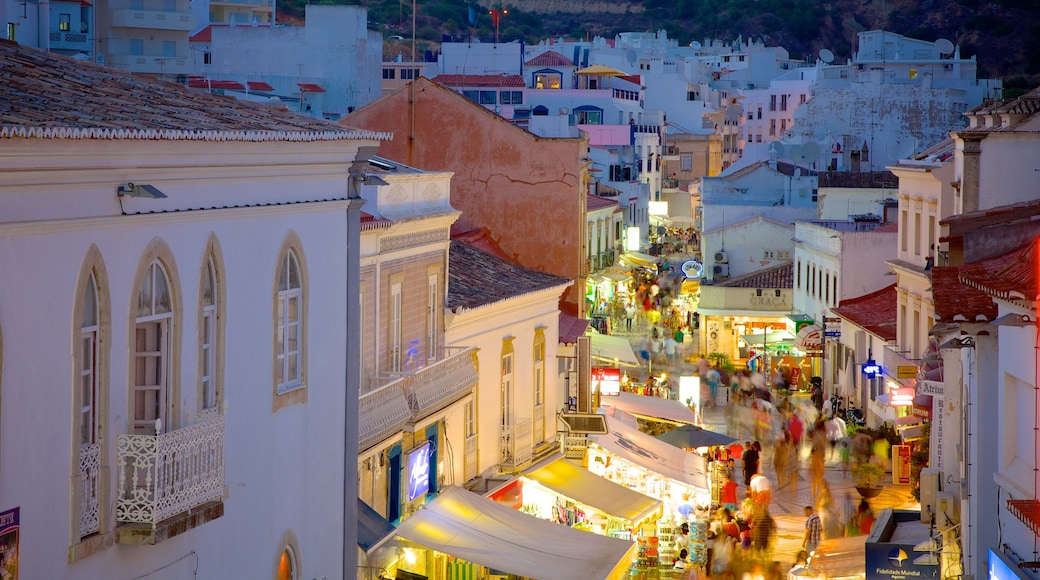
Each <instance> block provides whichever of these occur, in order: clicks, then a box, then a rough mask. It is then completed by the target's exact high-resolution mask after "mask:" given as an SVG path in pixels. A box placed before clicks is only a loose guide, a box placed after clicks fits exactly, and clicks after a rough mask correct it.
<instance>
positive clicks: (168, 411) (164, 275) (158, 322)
mask: <svg viewBox="0 0 1040 580" xmlns="http://www.w3.org/2000/svg"><path fill="white" fill-rule="evenodd" d="M160 279H161V281H162V282H163V285H164V286H165V290H166V299H167V300H168V301H169V304H168V305H167V308H168V310H167V311H165V312H161V311H158V310H157V300H156V294H157V293H156V288H157V285H156V283H157V282H158V281H159V280H160ZM145 284H147V285H148V286H147V287H146V286H145ZM136 288H137V292H136V294H135V301H136V303H137V308H136V314H135V316H134V319H133V322H134V326H133V330H134V331H133V334H132V337H131V348H132V351H131V356H132V360H131V377H132V380H131V381H130V388H131V393H132V395H131V396H130V401H129V403H130V405H131V409H132V413H131V417H132V418H131V420H130V431H131V432H132V433H135V434H140V435H155V433H156V429H155V421H156V420H159V421H161V423H160V425H159V427H160V429H159V432H160V433H168V432H170V431H173V430H174V429H175V425H174V424H175V422H176V421H175V419H176V414H175V411H174V407H175V404H174V401H175V400H176V399H175V398H174V397H175V395H174V393H173V392H172V390H173V386H174V384H175V383H174V378H173V377H172V376H171V373H172V371H173V368H174V367H175V362H174V361H173V358H174V357H173V339H172V334H173V331H174V316H175V314H176V308H175V304H174V296H173V294H174V288H173V281H172V277H171V276H170V272H169V270H168V268H166V266H165V264H164V263H163V262H162V261H161V260H160V259H158V258H154V259H152V260H151V261H150V262H149V264H148V266H146V267H145V271H144V275H143V276H142V278H141V280H140V283H139V284H138V285H137V286H136ZM146 291H147V292H148V294H147V295H146V294H145V293H146ZM146 297H147V301H148V302H149V304H147V305H143V304H142V301H143V300H144V299H145V298H146ZM142 332H143V334H142ZM142 339H143V343H142ZM140 365H144V366H143V367H142V366H140ZM153 365H154V366H153ZM148 375H152V376H153V377H154V378H155V379H156V381H155V382H156V383H157V384H155V385H148V384H138V383H139V382H142V381H147V380H148V379H147V376H148ZM152 390H154V391H156V398H157V401H156V407H155V414H156V415H157V416H156V417H146V416H144V415H142V414H141V412H143V411H144V409H143V408H142V409H138V408H137V400H138V397H139V396H141V395H142V393H146V392H147V391H152Z"/></svg>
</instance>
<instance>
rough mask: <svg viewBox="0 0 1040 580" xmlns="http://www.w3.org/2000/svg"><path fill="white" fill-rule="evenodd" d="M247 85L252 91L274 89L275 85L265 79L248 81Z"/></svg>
mask: <svg viewBox="0 0 1040 580" xmlns="http://www.w3.org/2000/svg"><path fill="white" fill-rule="evenodd" d="M246 86H248V87H249V90H251V91H273V90H274V87H272V86H271V85H269V84H267V83H265V82H263V81H246Z"/></svg>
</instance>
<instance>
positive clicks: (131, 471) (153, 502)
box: [116, 412, 224, 544]
mask: <svg viewBox="0 0 1040 580" xmlns="http://www.w3.org/2000/svg"><path fill="white" fill-rule="evenodd" d="M161 427H162V425H161V424H160V423H159V422H158V421H156V432H157V434H156V435H119V436H118V437H117V438H116V448H117V454H118V469H119V496H118V500H117V502H116V522H117V523H118V524H119V526H118V529H117V530H116V541H118V542H120V543H125V544H157V543H159V542H161V541H163V540H167V539H169V538H172V537H173V536H176V535H178V534H180V533H183V532H186V531H188V530H190V529H192V528H195V527H197V526H201V525H202V524H204V523H206V522H208V521H210V520H214V519H216V518H219V517H221V516H222V515H224V504H223V502H222V498H223V495H224V416H223V415H220V414H217V413H215V412H214V413H210V414H207V415H205V416H203V417H202V418H201V419H200V420H199V421H198V422H196V423H194V424H193V425H189V426H187V427H185V428H183V429H177V430H176V431H171V432H169V433H161V432H160V431H161Z"/></svg>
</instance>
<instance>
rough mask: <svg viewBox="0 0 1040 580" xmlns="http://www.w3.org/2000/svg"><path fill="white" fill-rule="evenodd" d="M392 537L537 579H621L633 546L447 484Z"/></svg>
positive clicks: (631, 554) (403, 523)
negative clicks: (562, 524) (524, 511)
mask: <svg viewBox="0 0 1040 580" xmlns="http://www.w3.org/2000/svg"><path fill="white" fill-rule="evenodd" d="M397 535H399V536H401V537H403V538H405V539H408V540H411V541H413V542H415V543H417V544H420V545H422V546H425V547H427V548H432V549H434V550H437V551H438V552H443V553H445V554H450V555H452V556H455V557H456V558H461V559H463V560H467V561H470V562H473V563H475V564H480V565H481V566H486V567H488V568H493V569H495V570H500V571H503V572H507V573H509V574H516V575H517V576H524V577H527V578H538V579H539V580H573V579H574V578H582V579H588V580H621V579H623V578H627V577H628V569H629V567H630V566H631V564H632V559H633V557H634V556H635V552H636V543H635V542H631V541H626V540H619V539H617V538H610V537H607V536H600V535H597V534H590V533H589V532H585V531H582V530H576V529H573V528H569V527H567V526H561V525H559V524H555V523H553V522H549V521H546V520H542V519H538V518H536V517H533V516H529V515H527V514H525V513H523V512H520V511H516V510H514V509H512V508H510V507H508V506H504V505H501V504H498V503H496V502H495V501H493V500H490V499H487V498H484V497H481V496H479V495H477V494H475V493H472V492H469V491H466V490H465V489H462V488H461V487H457V486H449V487H446V488H444V490H443V491H442V492H441V493H439V494H438V495H437V497H435V498H434V499H433V500H432V501H430V503H428V504H426V505H425V506H423V507H422V508H420V509H419V510H418V511H416V512H415V513H414V514H412V515H411V516H410V517H409V518H408V519H406V520H404V521H403V522H401V525H399V526H397Z"/></svg>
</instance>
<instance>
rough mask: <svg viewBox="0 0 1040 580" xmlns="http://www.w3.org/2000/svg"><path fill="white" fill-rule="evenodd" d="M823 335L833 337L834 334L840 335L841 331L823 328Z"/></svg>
mask: <svg viewBox="0 0 1040 580" xmlns="http://www.w3.org/2000/svg"><path fill="white" fill-rule="evenodd" d="M823 335H824V336H832V337H834V336H841V331H840V330H825V331H823Z"/></svg>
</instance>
